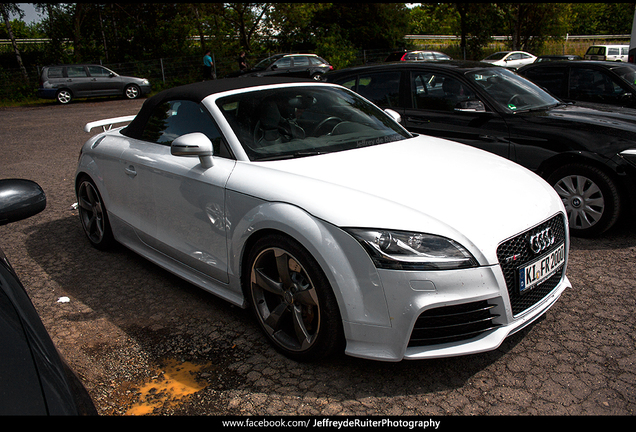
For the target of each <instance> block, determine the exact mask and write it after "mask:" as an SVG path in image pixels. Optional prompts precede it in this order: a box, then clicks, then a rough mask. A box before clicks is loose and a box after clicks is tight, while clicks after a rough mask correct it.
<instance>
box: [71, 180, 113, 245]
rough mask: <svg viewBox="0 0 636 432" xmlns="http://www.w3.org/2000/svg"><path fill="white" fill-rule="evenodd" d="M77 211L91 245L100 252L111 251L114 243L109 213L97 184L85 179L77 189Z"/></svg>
mask: <svg viewBox="0 0 636 432" xmlns="http://www.w3.org/2000/svg"><path fill="white" fill-rule="evenodd" d="M77 209H78V213H79V218H80V222H81V223H82V228H84V233H85V234H86V237H87V238H88V240H89V241H90V243H91V245H92V246H93V247H95V248H96V249H99V250H106V249H109V248H110V247H111V246H112V245H113V243H114V237H113V232H112V229H111V227H110V222H109V220H108V212H107V211H106V206H104V201H103V200H102V197H101V195H100V194H99V191H98V190H97V187H96V186H95V183H93V181H92V180H91V179H90V178H88V177H83V178H82V179H81V180H80V183H79V186H78V188H77Z"/></svg>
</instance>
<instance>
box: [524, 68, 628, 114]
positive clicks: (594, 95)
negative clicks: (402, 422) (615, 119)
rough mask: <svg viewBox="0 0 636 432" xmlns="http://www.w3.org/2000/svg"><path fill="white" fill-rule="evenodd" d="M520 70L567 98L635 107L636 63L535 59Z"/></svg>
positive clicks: (595, 104)
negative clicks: (539, 60)
mask: <svg viewBox="0 0 636 432" xmlns="http://www.w3.org/2000/svg"><path fill="white" fill-rule="evenodd" d="M517 73H518V74H519V75H522V76H524V77H526V78H528V79H529V80H530V81H533V82H534V83H536V84H537V85H539V86H541V87H543V88H545V89H547V90H548V91H549V92H550V93H552V94H553V95H554V96H556V97H558V98H560V99H562V100H564V101H567V102H576V103H577V104H580V105H585V106H590V107H595V108H601V109H602V108H610V109H611V108H615V107H628V108H636V84H635V83H636V65H635V64H633V63H618V64H617V63H616V62H601V61H593V60H586V61H581V62H550V63H541V64H537V63H533V64H531V65H528V66H524V67H522V68H521V69H519V70H518V71H517ZM635 113H636V111H635Z"/></svg>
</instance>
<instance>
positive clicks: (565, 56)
mask: <svg viewBox="0 0 636 432" xmlns="http://www.w3.org/2000/svg"><path fill="white" fill-rule="evenodd" d="M561 60H583V58H582V57H581V56H578V55H575V54H561V55H542V56H539V57H537V59H536V60H535V61H534V63H543V62H551V61H561ZM530 64H532V63H530ZM523 67H525V66H523Z"/></svg>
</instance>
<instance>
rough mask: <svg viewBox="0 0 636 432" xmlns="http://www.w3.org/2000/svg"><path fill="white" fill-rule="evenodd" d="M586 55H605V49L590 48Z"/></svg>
mask: <svg viewBox="0 0 636 432" xmlns="http://www.w3.org/2000/svg"><path fill="white" fill-rule="evenodd" d="M585 54H589V55H605V47H602V46H592V47H589V48H588V49H587V52H586V53H585Z"/></svg>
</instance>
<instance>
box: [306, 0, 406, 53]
mask: <svg viewBox="0 0 636 432" xmlns="http://www.w3.org/2000/svg"><path fill="white" fill-rule="evenodd" d="M409 17H410V13H409V10H408V8H407V7H406V6H405V4H404V3H332V4H330V5H329V6H328V7H325V8H322V9H320V10H317V11H316V12H315V14H314V18H313V19H312V24H311V28H312V31H313V32H314V33H315V34H316V35H318V40H320V37H323V36H324V37H326V36H330V35H336V34H339V35H340V37H341V38H342V40H343V41H347V42H348V43H350V44H351V45H352V46H353V47H355V48H357V49H393V48H395V47H398V46H400V45H402V44H403V43H404V35H406V34H409V33H410V32H411V29H412V28H411V22H410V20H409Z"/></svg>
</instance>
